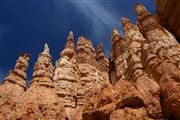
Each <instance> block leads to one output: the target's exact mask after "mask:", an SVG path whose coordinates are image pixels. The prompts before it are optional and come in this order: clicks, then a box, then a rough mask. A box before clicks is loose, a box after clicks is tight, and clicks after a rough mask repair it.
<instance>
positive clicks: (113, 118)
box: [0, 0, 180, 120]
mask: <svg viewBox="0 0 180 120" xmlns="http://www.w3.org/2000/svg"><path fill="white" fill-rule="evenodd" d="M174 1H176V0H172V1H168V2H167V1H166V0H165V1H164V3H163V2H162V0H158V1H157V4H158V5H160V4H168V5H167V6H166V7H164V8H167V10H164V8H163V6H158V10H157V12H158V13H157V14H156V15H155V16H153V15H151V14H150V13H149V12H148V10H147V9H146V8H145V7H144V6H143V5H141V4H136V6H135V11H136V15H137V19H138V23H137V24H136V25H135V24H132V23H131V21H130V20H129V19H127V18H125V17H122V19H121V22H122V29H123V32H124V36H121V35H120V33H119V32H118V30H117V29H116V28H113V30H112V36H111V42H112V51H111V54H110V57H109V59H107V58H106V57H105V54H104V52H103V46H102V44H98V45H97V48H96V50H95V49H94V47H93V45H92V43H91V41H90V40H87V39H86V38H84V37H82V36H81V37H79V38H78V41H77V45H76V46H75V43H74V38H73V33H72V32H70V33H69V36H68V38H67V42H66V45H65V48H64V50H63V51H62V52H61V54H60V59H59V60H57V61H56V67H55V68H54V67H53V65H52V63H51V59H52V57H51V55H50V54H49V48H48V46H47V45H45V48H44V51H43V52H42V53H40V54H39V57H38V60H37V62H36V63H35V66H34V72H33V76H32V81H31V83H30V87H29V88H27V87H26V81H25V80H26V70H27V67H28V61H29V55H28V54H21V55H20V57H19V58H18V60H17V63H16V65H15V68H14V69H13V70H12V71H10V73H9V75H8V77H7V78H5V80H4V82H3V83H2V85H1V86H0V119H2V120H3V119H11V120H15V119H22V120H29V119H43V120H49V119H50V120H55V119H58V120H59V119H60V120H61V119H62V120H65V119H66V120H119V119H121V120H132V119H133V120H171V119H175V120H176V119H177V120H179V119H180V81H179V80H180V78H179V76H180V70H179V67H180V64H179V63H180V47H179V43H178V42H177V40H176V38H175V37H174V36H173V34H174V35H176V37H178V34H177V31H178V27H177V29H173V30H172V28H171V25H172V24H173V25H174V22H172V21H174V19H175V14H174V13H173V14H172V17H173V18H172V19H173V20H172V19H171V18H168V21H167V22H165V19H167V16H169V14H170V13H169V11H171V10H169V9H172V6H178V5H179V2H177V1H176V2H175V3H176V4H177V5H175V3H174ZM162 8H163V9H162ZM178 10H179V8H175V9H174V11H175V12H177V11H178ZM161 11H164V12H163V13H162V14H165V16H164V17H162V14H161ZM166 11H167V12H166ZM172 11H173V10H172ZM177 19H178V17H177ZM159 21H160V23H159ZM175 21H176V22H177V20H175ZM163 22H164V23H163ZM167 24H168V25H169V27H165V28H164V26H166V25H167ZM174 26H176V25H174ZM177 26H178V24H177ZM168 30H170V31H173V34H171V33H170V32H169V31H168ZM26 89H27V90H26Z"/></svg>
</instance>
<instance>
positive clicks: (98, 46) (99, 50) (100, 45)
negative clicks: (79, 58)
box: [96, 43, 103, 53]
mask: <svg viewBox="0 0 180 120" xmlns="http://www.w3.org/2000/svg"><path fill="white" fill-rule="evenodd" d="M96 52H97V53H99V52H103V45H102V43H99V44H98V45H97V48H96Z"/></svg>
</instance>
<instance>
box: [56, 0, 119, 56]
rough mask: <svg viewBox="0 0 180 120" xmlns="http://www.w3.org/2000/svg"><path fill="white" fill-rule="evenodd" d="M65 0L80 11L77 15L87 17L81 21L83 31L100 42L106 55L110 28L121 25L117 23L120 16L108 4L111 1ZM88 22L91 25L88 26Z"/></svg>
mask: <svg viewBox="0 0 180 120" xmlns="http://www.w3.org/2000/svg"><path fill="white" fill-rule="evenodd" d="M63 2H65V1H63ZM67 2H68V3H71V5H73V6H74V8H75V10H76V11H77V12H79V13H81V15H82V16H79V17H85V18H87V19H86V20H87V22H85V21H83V23H85V24H84V26H86V27H85V28H86V30H85V31H86V33H87V35H88V37H90V39H92V41H93V42H94V43H95V44H97V43H99V42H102V43H103V46H104V50H105V52H106V55H108V54H109V53H108V52H109V51H110V49H111V46H110V35H111V29H112V28H113V27H119V28H120V27H121V25H120V23H119V20H120V16H118V15H116V13H115V12H113V6H112V4H110V3H111V1H102V0H101V1H100V0H68V1H67ZM112 2H113V1H112ZM55 3H56V4H57V5H58V4H61V3H60V2H59V1H55ZM80 20H81V19H80ZM89 21H91V22H89ZM89 24H90V25H91V27H89V26H90V25H89Z"/></svg>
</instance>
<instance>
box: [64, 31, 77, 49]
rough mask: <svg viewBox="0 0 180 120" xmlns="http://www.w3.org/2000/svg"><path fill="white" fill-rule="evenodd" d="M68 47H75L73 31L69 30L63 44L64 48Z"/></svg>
mask: <svg viewBox="0 0 180 120" xmlns="http://www.w3.org/2000/svg"><path fill="white" fill-rule="evenodd" d="M66 48H69V49H73V50H74V49H75V44H74V37H73V31H70V32H69V35H68V37H67V42H66V45H65V49H66Z"/></svg>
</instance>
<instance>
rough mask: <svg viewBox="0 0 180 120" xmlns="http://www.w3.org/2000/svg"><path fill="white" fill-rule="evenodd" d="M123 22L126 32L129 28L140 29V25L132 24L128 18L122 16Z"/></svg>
mask: <svg viewBox="0 0 180 120" xmlns="http://www.w3.org/2000/svg"><path fill="white" fill-rule="evenodd" d="M121 23H122V26H123V31H124V32H126V31H127V30H139V29H138V27H137V26H136V25H134V24H132V23H131V21H130V20H129V19H128V18H125V17H122V18H121Z"/></svg>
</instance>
